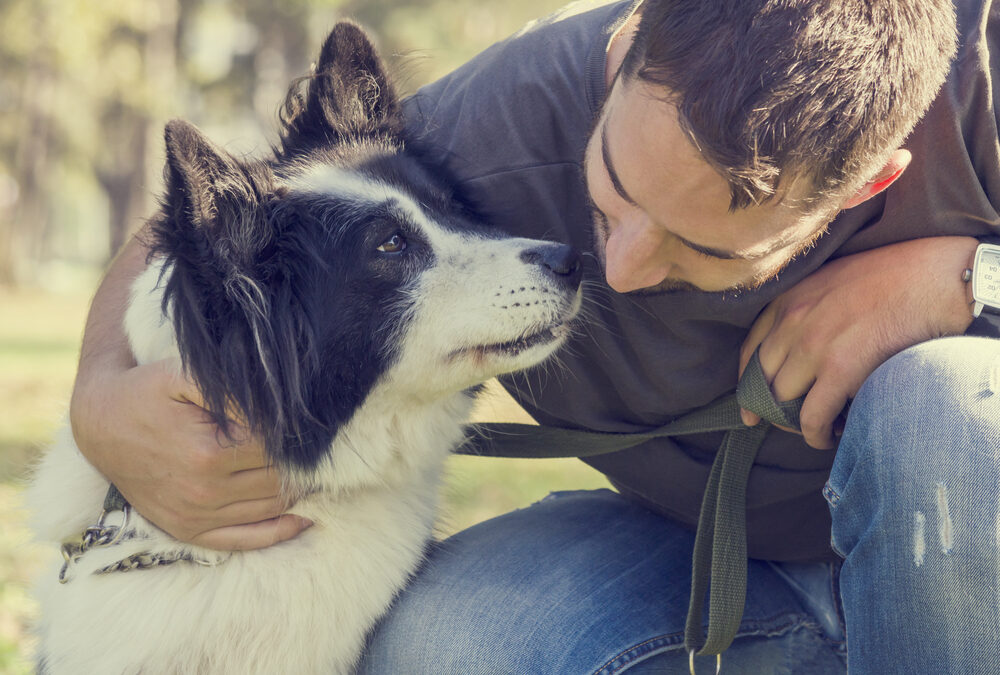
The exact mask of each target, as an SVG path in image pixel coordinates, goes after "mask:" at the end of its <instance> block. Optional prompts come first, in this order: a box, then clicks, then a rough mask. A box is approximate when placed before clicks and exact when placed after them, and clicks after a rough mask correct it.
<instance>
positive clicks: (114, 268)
mask: <svg viewBox="0 0 1000 675" xmlns="http://www.w3.org/2000/svg"><path fill="white" fill-rule="evenodd" d="M147 254H148V249H147V248H146V246H145V245H143V244H142V243H141V241H140V240H139V238H138V237H133V238H132V239H130V240H129V241H128V243H126V244H125V246H124V247H122V250H121V251H119V253H118V255H117V256H115V259H114V260H113V261H112V263H111V266H110V267H109V268H108V271H107V273H106V274H105V277H104V280H103V281H102V282H101V285H100V286H99V287H98V289H97V293H96V294H95V295H94V300H93V302H92V303H91V306H90V313H89V314H88V315H87V326H86V328H85V330H84V334H83V345H82V347H81V349H80V364H79V373H78V375H77V380H78V382H79V380H80V378H81V376H83V377H86V376H87V375H90V374H92V373H93V371H94V370H96V369H104V368H115V369H119V370H120V369H124V368H129V367H131V366H134V365H135V360H134V358H133V357H132V350H131V348H130V347H129V344H128V338H127V337H126V335H125V328H124V325H123V317H124V315H125V310H126V308H127V307H128V301H129V293H130V291H131V288H132V282H133V281H134V280H135V278H136V277H137V276H139V274H140V273H141V272H142V271H143V270H144V269H145V268H146V256H147Z"/></svg>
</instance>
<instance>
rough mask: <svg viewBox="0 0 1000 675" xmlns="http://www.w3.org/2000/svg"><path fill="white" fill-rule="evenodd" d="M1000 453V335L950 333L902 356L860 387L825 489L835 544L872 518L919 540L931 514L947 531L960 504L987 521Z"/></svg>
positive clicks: (852, 538) (847, 540) (846, 545)
mask: <svg viewBox="0 0 1000 675" xmlns="http://www.w3.org/2000/svg"><path fill="white" fill-rule="evenodd" d="M998 456H1000V341H996V340H989V339H985V338H964V337H962V338H945V339H941V340H934V341H931V342H927V343H923V344H920V345H917V346H915V347H912V348H910V349H907V350H905V351H903V352H901V353H899V354H897V355H896V356H894V357H893V358H891V359H889V360H888V361H886V363H884V364H883V365H882V366H881V367H880V368H878V369H877V370H876V371H875V372H874V373H873V374H872V376H871V377H869V379H868V380H867V381H866V382H865V384H864V386H863V387H862V388H861V390H860V391H859V392H858V395H857V397H856V398H855V400H854V402H853V403H852V405H851V411H850V415H849V417H848V423H847V427H846V429H845V431H844V435H843V437H842V438H841V441H840V444H839V446H838V448H837V456H836V459H835V460H834V465H833V469H832V471H831V473H830V480H829V481H828V483H827V486H826V490H825V494H826V497H827V500H828V501H829V502H830V504H831V506H832V507H833V509H832V513H833V518H834V539H835V542H836V543H837V545H838V548H840V549H841V550H842V552H847V550H848V549H850V548H852V547H853V546H854V545H855V544H856V543H857V542H858V541H859V538H860V537H863V536H866V535H865V533H869V534H871V532H872V530H871V527H872V526H873V524H875V523H876V521H878V522H879V523H880V524H881V525H883V526H885V527H890V528H892V527H895V526H903V524H904V523H906V526H905V528H904V529H905V531H907V532H910V531H911V530H912V531H914V532H916V533H917V534H914V535H913V536H915V537H918V538H919V536H921V535H919V531H920V528H921V526H922V524H924V523H928V524H924V525H923V526H924V527H930V524H929V521H928V519H932V520H933V521H934V522H935V523H936V522H938V521H940V524H941V527H942V528H943V529H942V532H944V533H945V534H947V533H948V532H949V531H950V528H951V526H952V520H951V518H952V512H953V511H954V509H955V508H956V506H957V507H958V508H960V509H961V511H962V512H963V513H966V514H969V513H971V512H977V518H978V517H985V516H986V515H987V514H985V513H981V514H980V513H978V511H979V510H980V507H987V506H988V508H987V510H991V509H992V511H995V502H996V499H997V491H998V490H997V485H998V479H1000V465H998ZM993 515H995V514H991V515H990V518H989V520H990V521H992V516H993ZM932 516H933V518H932ZM880 519H881V520H880ZM911 520H913V521H914V522H912V523H911V522H910V521H911ZM946 540H947V538H946Z"/></svg>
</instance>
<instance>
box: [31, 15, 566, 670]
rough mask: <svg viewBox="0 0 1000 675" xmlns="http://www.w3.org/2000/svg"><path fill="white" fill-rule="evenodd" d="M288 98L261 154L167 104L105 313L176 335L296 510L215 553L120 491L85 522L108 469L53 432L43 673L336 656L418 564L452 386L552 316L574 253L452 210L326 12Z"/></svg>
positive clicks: (179, 348) (475, 378) (535, 338)
mask: <svg viewBox="0 0 1000 675" xmlns="http://www.w3.org/2000/svg"><path fill="white" fill-rule="evenodd" d="M289 101H290V103H289V105H287V106H286V114H285V119H284V125H283V131H282V138H281V146H280V148H277V149H276V150H275V153H274V157H273V158H272V159H269V160H267V161H257V160H244V159H237V158H234V157H233V156H231V155H229V154H228V153H226V152H225V151H223V150H221V149H219V148H218V147H216V146H214V145H213V144H212V143H211V142H210V141H208V140H207V139H206V138H205V137H204V136H203V135H202V134H201V133H200V132H199V131H198V130H197V129H195V128H194V127H193V126H191V125H189V124H187V123H184V122H172V123H170V124H169V125H168V126H167V129H166V143H167V170H166V178H167V190H166V196H165V198H164V199H163V207H162V210H161V211H160V213H159V215H158V216H156V217H155V218H154V219H153V221H152V226H153V227H152V232H153V239H152V241H151V244H152V249H153V252H154V257H153V258H152V262H151V264H150V266H149V268H148V269H147V271H145V272H144V273H143V274H142V275H141V276H140V277H139V278H138V279H137V281H136V282H135V285H134V289H133V293H132V301H131V304H130V306H129V308H128V310H127V313H126V318H125V327H126V331H127V334H128V336H129V338H130V340H131V345H132V349H133V351H134V353H135V356H136V358H137V360H138V361H139V362H140V363H144V362H150V361H153V360H156V359H162V358H165V357H169V356H178V355H179V356H180V357H181V359H182V362H183V363H184V366H185V368H186V369H187V371H188V372H189V373H190V374H191V375H192V376H193V377H194V379H195V380H196V381H197V382H198V383H199V386H200V387H201V389H202V392H203V395H204V398H205V401H206V402H207V404H208V406H209V408H210V411H211V414H212V415H213V416H214V417H215V419H216V420H217V421H218V422H219V423H220V425H222V426H223V428H226V424H227V416H226V413H227V411H229V412H232V411H239V413H240V415H241V417H243V418H245V420H246V421H247V422H248V424H249V426H250V427H251V428H252V430H253V431H254V432H255V433H256V434H258V435H259V436H260V437H262V438H263V439H264V441H265V444H266V448H267V451H268V453H269V455H270V457H271V458H272V460H273V462H274V464H275V466H276V467H277V468H278V470H279V471H280V472H281V474H282V477H283V479H284V484H285V487H286V490H287V491H288V493H289V494H290V495H291V496H294V497H295V498H297V501H296V504H295V507H294V508H293V510H292V512H293V513H296V514H300V515H301V516H304V517H306V518H308V519H310V520H312V521H313V522H314V523H315V525H314V526H313V527H311V528H310V529H308V530H306V531H305V532H303V533H302V534H301V535H300V536H299V537H297V538H296V539H294V540H291V541H288V542H284V543H282V544H279V545H276V546H273V547H271V548H268V549H265V550H260V551H249V552H238V553H232V554H228V553H220V552H218V551H212V550H207V549H201V548H198V547H195V546H191V545H188V544H184V543H181V542H178V541H176V540H174V539H172V538H171V537H170V536H168V535H166V534H165V533H164V532H162V531H161V530H159V529H157V528H156V527H155V526H153V525H152V524H151V523H149V522H148V521H146V520H144V519H143V518H142V517H141V516H139V515H138V514H136V513H131V516H130V517H129V518H128V520H127V522H126V523H124V524H123V522H122V521H123V520H125V518H124V516H125V513H126V509H127V507H125V508H122V509H121V510H119V507H118V506H111V507H109V508H110V513H108V514H107V515H106V516H105V517H104V522H102V523H101V524H100V525H95V521H96V520H97V519H98V517H99V516H100V515H101V513H102V508H103V507H102V504H103V500H104V499H105V493H106V492H107V490H108V483H107V482H106V481H105V480H104V479H103V478H102V477H101V476H100V475H99V474H98V473H97V471H95V470H94V469H93V468H92V467H91V466H90V465H88V464H87V462H86V461H85V460H84V459H83V457H82V456H81V455H80V453H79V451H78V450H77V449H76V446H75V445H74V443H73V441H72V438H71V436H70V434H69V431H68V429H67V430H66V431H65V433H64V436H63V438H62V441H61V442H60V443H58V444H57V445H56V447H54V448H53V449H52V451H51V452H50V453H48V455H47V456H46V457H45V459H44V460H43V462H42V464H41V465H40V467H39V470H38V473H37V476H36V479H35V483H34V485H33V486H32V488H31V490H30V497H29V499H30V504H31V505H32V508H33V509H34V511H35V515H36V523H37V527H38V529H39V532H40V534H41V535H42V536H43V537H44V538H45V539H47V540H50V541H54V542H57V543H61V542H68V543H66V544H65V545H64V547H63V550H64V554H65V556H66V558H67V562H66V563H65V565H64V566H63V568H62V571H61V572H60V571H59V569H58V568H57V569H54V570H53V571H52V572H51V573H50V574H49V575H47V576H46V577H45V578H44V579H43V581H42V582H41V583H40V584H39V587H38V596H39V599H40V604H41V622H40V637H41V654H40V659H39V660H40V664H41V666H40V667H41V669H42V670H44V672H45V673H48V674H51V675H57V674H63V673H67V674H72V675H80V674H82V673H102V674H112V673H129V674H132V673H140V672H141V673H143V675H152V674H154V673H185V674H186V673H233V674H239V675H245V674H246V673H344V672H349V671H350V670H351V669H352V668H353V667H354V665H355V663H356V661H357V659H358V656H359V654H360V651H361V649H362V645H363V641H364V638H365V635H366V633H367V632H368V631H369V630H370V629H371V628H372V626H373V624H374V623H375V621H376V620H377V619H378V618H379V617H380V616H381V615H382V614H383V613H384V612H385V611H386V610H387V608H388V607H389V604H390V602H391V601H392V599H393V597H394V596H395V595H396V594H397V593H398V592H399V590H400V589H401V588H402V587H403V586H404V584H405V583H406V582H407V579H408V577H409V576H410V575H411V574H412V573H413V571H414V569H415V568H416V567H417V565H418V564H419V562H420V560H421V556H422V552H423V551H424V548H425V546H426V543H427V541H428V538H429V537H430V535H431V528H432V523H433V520H434V513H435V503H436V493H437V490H438V485H439V478H440V474H441V469H442V464H443V462H444V460H445V458H446V457H447V456H448V454H449V452H450V451H451V450H452V449H454V448H455V447H456V446H457V445H458V444H459V443H461V442H462V440H463V427H462V423H463V421H464V420H465V418H466V416H467V414H468V413H469V410H470V406H471V402H472V394H471V393H470V388H473V387H475V385H477V384H478V383H480V382H482V381H484V380H485V379H488V378H489V377H491V376H493V375H496V374H499V373H503V372H509V371H513V370H516V369H521V368H525V367H529V366H532V365H534V364H537V363H538V362H540V361H541V360H542V359H544V358H545V357H547V356H548V355H550V354H551V353H553V352H554V351H555V350H556V348H557V347H559V346H560V345H561V344H562V342H564V340H565V338H566V336H567V335H568V333H569V331H570V328H569V326H570V322H571V321H572V320H573V319H574V317H575V315H576V313H577V311H578V308H579V306H580V290H579V289H580V271H579V264H578V261H577V258H576V254H575V253H573V252H572V250H571V249H569V247H566V246H563V245H560V244H555V243H548V242H542V241H535V240H526V239H511V238H502V237H500V236H499V235H496V234H492V233H490V232H489V231H488V230H484V229H483V228H481V227H477V226H476V225H475V224H474V223H473V221H472V220H471V219H470V217H469V215H468V214H467V212H466V211H465V210H463V209H461V208H460V207H458V206H457V205H456V202H455V200H453V198H452V194H451V193H450V190H449V187H448V185H447V183H446V182H445V181H444V180H442V179H441V178H439V177H438V174H436V173H434V172H431V171H429V170H428V169H427V168H425V167H424V166H422V165H421V163H420V162H419V161H418V160H417V159H416V158H415V157H414V156H412V155H410V154H407V152H406V149H405V142H404V138H403V122H402V118H401V115H400V109H399V105H398V102H397V100H396V99H395V97H394V94H393V93H392V89H391V87H390V84H389V82H388V80H387V78H386V74H385V71H384V69H383V66H382V65H381V63H380V62H379V59H378V57H377V56H376V54H375V51H374V49H373V48H372V46H371V44H370V42H369V41H368V39H367V38H366V37H365V35H364V34H363V33H362V32H361V31H360V30H359V29H358V28H357V27H355V26H353V25H352V24H349V23H342V24H338V25H337V26H336V27H335V28H334V30H333V32H332V33H331V34H330V37H329V38H327V41H326V43H325V44H324V46H323V48H322V53H321V55H320V58H319V61H318V65H317V67H316V71H315V73H314V75H313V76H312V77H311V78H310V79H309V80H308V84H307V89H306V92H305V95H304V96H298V95H292V96H290V98H289ZM88 528H91V529H90V530H89V531H88ZM81 533H85V536H81ZM137 568H139V569H137ZM144 568H145V569H144ZM123 570H131V571H123ZM60 577H61V579H60ZM60 581H62V582H63V583H60ZM413 639H414V640H419V639H420V637H419V636H414V638H413Z"/></svg>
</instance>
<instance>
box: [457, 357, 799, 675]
mask: <svg viewBox="0 0 1000 675" xmlns="http://www.w3.org/2000/svg"><path fill="white" fill-rule="evenodd" d="M740 408H745V409H747V410H749V411H751V412H754V413H756V414H757V415H758V416H759V417H760V418H761V421H760V423H758V424H757V425H756V426H753V427H748V426H746V425H745V424H743V421H742V419H741V418H740ZM801 408H802V399H801V398H800V399H796V400H794V401H786V402H780V403H779V402H778V401H776V400H775V399H774V395H773V394H772V393H771V388H770V386H768V383H767V379H766V378H765V376H764V370H763V368H762V367H761V365H760V357H759V355H758V353H757V352H754V355H753V356H752V357H751V359H750V362H749V363H748V364H747V366H746V368H745V369H744V371H743V376H742V377H741V378H740V381H739V384H738V385H737V387H736V393H735V394H728V395H726V396H723V397H722V398H719V399H716V400H715V401H713V402H712V403H709V404H708V405H706V406H704V407H702V408H698V409H697V410H694V411H692V412H689V413H687V414H685V415H682V416H681V417H678V418H677V419H675V420H673V421H671V422H669V423H667V424H665V425H663V426H661V427H658V428H656V429H653V430H651V431H642V432H636V433H606V432H598V431H584V430H580V429H565V428H560V427H544V426H534V425H530V424H512V423H486V424H475V425H472V430H473V431H474V432H476V433H475V435H474V436H473V437H472V438H470V439H469V441H468V442H467V443H466V444H465V445H463V446H462V447H461V448H459V449H458V450H456V452H457V453H458V454H463V455H478V456H486V457H508V458H528V457H539V458H557V457H591V456H594V455H601V454H605V453H609V452H618V451H619V450H625V449H627V448H631V447H633V446H636V445H639V444H641V443H645V442H647V441H650V440H652V439H655V438H665V437H670V436H686V435H690V434H697V433H705V432H711V431H725V432H726V435H725V438H724V439H723V441H722V445H721V446H720V447H719V451H718V453H716V456H715V460H714V461H713V462H712V469H711V472H710V473H709V476H708V482H707V484H706V486H705V494H704V497H703V499H702V502H701V512H700V514H699V517H698V529H697V532H696V534H695V544H694V554H693V556H692V571H691V602H690V605H689V607H688V615H687V624H686V626H685V630H684V646H685V647H686V648H687V650H688V653H689V655H690V656H689V658H690V663H691V672H694V665H693V664H694V655H695V654H696V653H697V654H698V655H699V656H700V655H705V654H715V655H716V658H717V661H716V664H717V665H716V672H718V669H719V667H720V665H719V664H721V657H720V656H719V655H720V654H721V653H722V652H723V651H725V650H726V649H727V648H728V647H729V645H730V644H731V643H732V641H733V638H734V637H735V636H736V631H737V630H738V629H739V625H740V620H741V619H742V618H743V609H744V605H745V602H746V585H747V537H746V488H747V481H748V480H749V477H750V469H751V467H752V466H753V463H754V459H755V458H756V457H757V452H758V451H759V450H760V447H761V445H762V444H763V442H764V437H765V436H766V435H767V433H768V431H770V429H771V427H772V426H774V425H780V426H784V427H789V428H793V429H798V428H799V411H800V409H801ZM706 595H708V605H709V608H708V636H707V637H706V636H705V634H704V632H703V630H702V614H703V607H704V603H705V596H706Z"/></svg>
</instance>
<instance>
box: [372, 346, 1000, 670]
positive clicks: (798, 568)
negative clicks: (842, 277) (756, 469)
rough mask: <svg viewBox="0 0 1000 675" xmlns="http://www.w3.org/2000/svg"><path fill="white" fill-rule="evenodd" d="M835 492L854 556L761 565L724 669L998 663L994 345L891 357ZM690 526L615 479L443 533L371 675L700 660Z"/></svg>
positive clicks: (830, 496)
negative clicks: (691, 603) (623, 493)
mask: <svg viewBox="0 0 1000 675" xmlns="http://www.w3.org/2000/svg"><path fill="white" fill-rule="evenodd" d="M824 494H825V495H826V497H827V500H828V502H829V503H830V508H831V513H832V515H833V532H832V543H833V546H834V547H835V549H836V550H837V551H838V552H839V553H840V554H841V555H842V556H843V557H844V561H843V563H842V565H839V564H838V565H831V564H819V563H817V564H794V565H793V564H781V563H771V562H766V561H759V560H750V561H748V584H747V601H746V609H745V611H744V615H743V621H742V624H741V627H740V631H739V633H738V635H737V639H736V640H735V641H734V642H733V645H732V646H731V647H730V648H729V650H728V651H726V652H725V653H724V654H723V660H722V668H723V670H722V672H723V673H726V675H731V674H736V673H747V674H753V675H770V674H777V673H803V674H806V675H823V674H826V673H843V672H844V671H845V669H846V666H847V664H849V665H850V671H851V673H852V675H853V674H855V673H857V674H878V675H884V674H887V673H907V674H912V673H933V674H935V675H937V674H940V673H983V674H987V673H1000V341H996V340H988V339H984V338H966V337H961V338H946V339H942V340H935V341H932V342H929V343H925V344H923V345H918V346H917V347H914V348H911V349H909V350H906V351H905V352H903V353H901V354H899V355H897V356H895V357H893V358H892V359H890V360H889V361H888V362H886V363H885V364H883V365H882V366H881V367H880V368H879V369H878V370H877V371H876V372H875V373H874V374H873V375H872V376H871V377H870V378H869V379H868V381H867V382H866V383H865V385H864V387H863V388H862V390H861V391H860V392H859V393H858V395H857V397H856V399H855V401H854V402H853V404H852V406H851V412H850V416H849V419H848V423H847V427H846V429H845V432H844V436H843V437H842V439H841V441H840V444H839V446H838V449H837V455H836V459H835V461H834V466H833V469H832V471H831V475H830V480H829V482H828V484H827V486H826V488H825V490H824ZM693 540H694V536H693V534H692V533H691V532H689V531H687V530H685V529H683V528H681V527H679V526H677V525H675V524H674V523H672V522H670V521H668V520H666V519H663V518H661V517H659V516H657V515H655V514H652V513H650V512H648V511H646V510H644V509H643V508H641V507H639V506H637V505H635V504H633V503H631V502H628V501H626V500H625V499H624V498H622V497H620V496H618V495H617V494H615V493H613V492H611V491H608V490H598V491H592V492H569V493H557V494H554V495H550V496H549V497H548V498H546V499H544V500H542V501H541V502H538V503H537V504H534V505H532V506H531V507H528V508H526V509H521V510H519V511H515V512H513V513H508V514H505V515H503V516H500V517H498V518H494V519H492V520H489V521H487V522H484V523H480V524H479V525H476V526H475V527H472V528H469V529H468V530H465V531H463V532H460V533H458V534H456V535H454V536H453V537H451V538H450V539H448V540H446V541H444V542H441V543H439V544H437V545H435V546H434V547H433V548H432V550H431V551H430V552H429V556H428V560H427V563H426V565H425V566H424V567H423V568H422V570H421V572H420V573H419V574H418V575H417V577H416V578H415V579H414V581H413V583H412V584H411V585H410V586H409V587H408V588H407V589H406V590H405V591H404V592H403V593H402V594H401V595H400V597H399V599H398V600H397V602H396V605H395V606H394V607H393V609H392V610H391V611H390V613H389V614H388V616H387V617H386V618H385V619H384V620H383V621H382V622H381V624H380V625H379V626H378V628H377V629H376V631H375V633H374V635H373V636H372V638H371V640H370V641H369V644H368V647H367V650H366V654H365V657H364V661H363V663H362V664H361V667H360V670H359V672H362V673H391V674H398V673H407V674H408V675H410V674H414V675H415V674H417V673H435V674H447V673H454V674H460V675H478V674H511V675H522V674H523V675H534V674H538V675H550V674H563V673H565V674H568V675H577V674H584V673H599V674H601V675H611V674H613V673H623V672H625V671H628V673H629V674H630V675H642V674H645V673H687V672H688V658H687V654H686V653H685V651H684V646H683V642H684V638H683V633H684V620H685V617H686V614H687V603H688V593H689V590H690V585H689V584H690V576H691V549H692V546H693ZM838 572H839V574H838ZM838 577H839V578H838ZM697 666H698V672H714V666H715V664H714V659H710V658H701V657H700V658H699V659H698V663H697Z"/></svg>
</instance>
